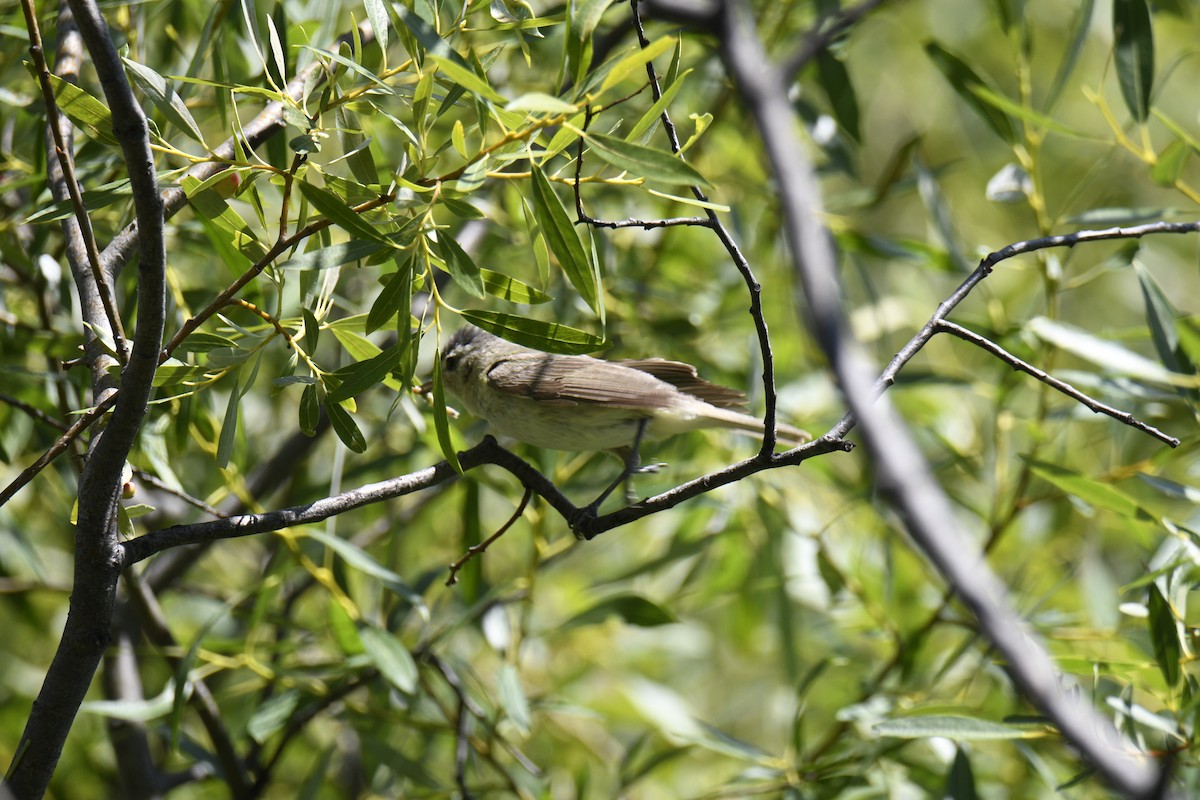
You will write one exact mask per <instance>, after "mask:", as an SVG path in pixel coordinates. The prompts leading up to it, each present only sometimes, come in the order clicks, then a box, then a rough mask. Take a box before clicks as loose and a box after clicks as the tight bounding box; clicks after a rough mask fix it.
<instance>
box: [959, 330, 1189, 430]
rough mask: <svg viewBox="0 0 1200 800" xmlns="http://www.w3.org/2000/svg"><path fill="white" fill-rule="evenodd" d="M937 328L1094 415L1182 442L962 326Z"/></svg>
mask: <svg viewBox="0 0 1200 800" xmlns="http://www.w3.org/2000/svg"><path fill="white" fill-rule="evenodd" d="M936 327H937V330H938V331H942V332H945V333H949V334H951V335H953V336H957V337H958V338H959V339H962V340H963V341H964V342H970V343H971V344H973V345H975V346H976V347H979V348H981V349H983V350H987V351H988V352H989V353H991V354H992V355H994V356H995V357H996V358H998V359H1000V360H1001V361H1003V362H1004V363H1006V364H1008V365H1009V366H1010V367H1012V368H1013V369H1016V370H1020V371H1021V372H1025V373H1027V374H1029V375H1032V376H1033V377H1035V378H1037V379H1038V380H1039V381H1041V382H1042V383H1044V384H1046V385H1047V386H1049V387H1051V388H1052V389H1057V390H1058V391H1060V392H1062V393H1063V394H1065V395H1066V396H1067V397H1070V398H1072V399H1074V400H1076V401H1078V402H1079V403H1080V404H1082V405H1084V406H1087V407H1088V408H1090V409H1091V410H1092V411H1095V412H1096V413H1097V414H1107V415H1108V416H1110V417H1112V418H1113V419H1115V420H1118V421H1119V422H1123V423H1125V424H1126V425H1128V426H1130V427H1131V428H1137V429H1138V430H1139V431H1142V432H1143V433H1147V434H1149V435H1151V436H1153V437H1154V438H1156V439H1158V440H1159V441H1162V442H1165V443H1167V444H1169V445H1170V446H1171V447H1178V446H1179V440H1178V439H1176V438H1175V437H1174V436H1170V435H1168V434H1166V433H1163V432H1162V431H1160V430H1159V429H1158V428H1155V427H1154V426H1153V425H1147V424H1146V423H1144V422H1142V421H1141V420H1139V419H1138V418H1137V417H1135V416H1133V415H1132V414H1130V413H1129V412H1127V411H1121V410H1120V409H1116V408H1113V407H1112V406H1109V405H1105V404H1104V403H1101V402H1100V401H1099V400H1094V399H1092V398H1091V397H1089V396H1087V395H1086V394H1084V393H1083V392H1081V391H1079V390H1078V389H1076V388H1075V387H1074V386H1072V385H1070V384H1069V383H1065V382H1063V381H1060V380H1059V379H1058V378H1055V377H1052V376H1051V375H1049V374H1048V373H1046V371H1045V370H1041V369H1038V368H1037V367H1035V366H1033V365H1032V364H1028V363H1026V362H1024V361H1022V360H1021V359H1019V358H1017V357H1016V356H1014V355H1013V354H1012V353H1010V352H1008V351H1007V350H1005V349H1004V348H1003V347H1001V346H1000V345H998V344H996V343H995V342H993V341H992V340H990V339H987V338H985V337H983V336H980V335H979V334H977V333H975V332H973V331H969V330H967V329H966V328H964V327H962V326H961V325H955V324H954V323H953V322H947V321H946V320H944V319H943V320H938V321H937V323H936Z"/></svg>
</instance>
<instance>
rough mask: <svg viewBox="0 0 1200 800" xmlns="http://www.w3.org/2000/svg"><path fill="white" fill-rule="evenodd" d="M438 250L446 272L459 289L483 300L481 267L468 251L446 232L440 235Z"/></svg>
mask: <svg viewBox="0 0 1200 800" xmlns="http://www.w3.org/2000/svg"><path fill="white" fill-rule="evenodd" d="M437 249H438V253H439V254H440V255H441V257H442V260H443V261H444V262H445V263H446V271H447V272H449V273H450V277H451V278H453V279H454V282H455V283H456V284H458V286H459V288H461V289H463V290H464V291H465V292H466V293H467V294H469V295H471V296H472V297H478V298H482V297H483V277H482V276H481V275H480V274H479V267H477V266H476V265H475V262H474V261H472V260H471V257H470V256H469V255H467V251H466V250H463V249H462V246H461V245H459V243H458V242H456V241H455V240H454V237H453V236H451V235H450V234H449V233H447V232H446V231H442V232H441V233H440V234H438V239H437Z"/></svg>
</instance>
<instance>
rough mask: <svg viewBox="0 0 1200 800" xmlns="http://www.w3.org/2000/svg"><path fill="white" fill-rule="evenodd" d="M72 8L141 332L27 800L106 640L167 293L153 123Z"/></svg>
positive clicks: (35, 721)
mask: <svg viewBox="0 0 1200 800" xmlns="http://www.w3.org/2000/svg"><path fill="white" fill-rule="evenodd" d="M71 10H72V12H73V13H74V16H75V20H76V23H77V24H78V25H79V30H80V33H81V34H82V35H83V39H84V42H85V44H86V45H87V48H88V52H89V53H90V54H91V57H92V60H93V62H94V63H95V67H96V72H97V75H98V76H99V78H100V83H101V85H102V87H103V88H104V93H105V97H106V98H107V100H108V104H109V108H110V109H111V110H112V117H113V133H114V134H115V135H116V137H117V139H118V141H119V142H120V144H121V150H122V154H123V156H124V159H125V164H126V167H127V169H128V172H129V180H130V186H131V189H132V192H133V202H134V209H135V215H136V219H137V225H138V229H139V232H140V233H139V248H138V326H137V332H136V333H135V335H134V339H133V348H132V350H131V352H130V357H129V363H128V364H127V365H126V367H125V369H124V371H123V373H122V375H121V388H120V398H119V400H118V402H117V404H116V407H115V408H114V409H113V413H112V417H111V419H110V421H109V424H108V427H107V429H106V430H105V432H104V434H103V435H102V436H100V438H99V441H98V442H97V443H96V445H95V447H93V448H92V452H91V455H90V456H89V458H88V461H87V464H86V465H85V467H84V470H83V474H82V475H81V477H80V485H79V500H78V509H79V510H78V517H77V524H76V528H75V556H74V557H75V581H74V587H73V590H72V594H71V607H70V611H69V613H68V615H67V622H66V626H65V628H64V631H63V636H62V640H61V642H60V643H59V647H58V650H57V652H56V653H55V655H54V660H53V661H52V663H51V665H50V669H49V671H48V672H47V675H46V680H45V682H44V683H43V684H42V689H41V691H40V692H39V693H38V698H37V702H35V703H34V706H33V710H32V711H31V713H30V715H29V720H28V722H27V724H26V727H25V732H24V734H23V735H22V737H21V744H20V745H19V746H18V748H17V751H18V752H19V753H21V755H20V756H19V757H18V760H17V761H16V762H15V763H14V765H13V767H12V770H11V771H10V774H9V781H10V784H11V787H12V789H13V791H14V792H15V793H16V794H17V795H18V796H20V797H22V798H38V797H41V796H42V795H43V794H44V793H45V791H46V788H47V787H48V786H49V783H50V778H51V776H52V775H53V773H54V768H55V766H56V765H57V763H58V759H59V756H60V755H61V753H62V748H63V744H64V743H65V741H66V738H67V733H68V732H69V731H70V729H71V725H72V723H73V722H74V719H75V715H76V714H77V713H78V711H79V704H80V703H81V702H82V701H83V697H84V694H85V693H86V692H87V689H88V686H89V685H90V684H91V681H92V677H93V676H94V675H95V672H96V668H97V666H98V665H99V663H100V658H101V656H102V655H103V654H104V650H105V647H106V646H107V644H108V641H109V637H110V633H109V627H110V625H111V622H112V614H113V605H114V601H115V592H116V585H117V579H118V578H119V576H120V573H121V568H122V564H121V556H122V553H121V551H120V549H119V548H118V545H117V529H116V509H117V500H118V496H119V493H120V490H121V472H122V468H123V466H124V464H125V458H126V456H127V455H128V453H129V448H130V446H131V445H132V444H133V440H134V437H135V436H136V435H137V432H138V429H139V428H140V426H141V422H142V418H143V416H144V415H145V412H146V406H147V402H148V401H149V397H150V390H151V381H152V379H153V377H154V372H155V369H156V368H157V366H158V353H159V348H160V347H161V344H162V331H163V313H164V309H165V297H166V293H165V288H166V283H165V279H164V274H165V269H164V263H165V258H166V254H165V250H164V247H163V215H162V200H161V198H160V197H159V194H158V181H157V179H156V177H155V170H154V158H153V155H152V154H151V151H150V140H149V128H148V127H147V124H146V118H145V116H144V115H143V114H142V110H141V108H140V106H138V104H137V101H136V100H135V99H134V96H133V91H132V89H131V88H130V86H129V83H128V81H127V80H126V78H125V71H124V67H123V65H122V63H121V60H120V57H119V56H118V55H117V51H116V48H115V47H114V46H113V43H112V40H111V39H110V38H109V36H108V31H107V29H106V27H105V24H104V20H103V18H102V17H101V16H100V12H99V10H98V9H97V8H96V5H95V3H94V2H92V1H91V0H72V2H71Z"/></svg>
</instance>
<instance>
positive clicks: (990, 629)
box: [718, 0, 1165, 798]
mask: <svg viewBox="0 0 1200 800" xmlns="http://www.w3.org/2000/svg"><path fill="white" fill-rule="evenodd" d="M721 22H722V24H721V25H719V26H718V29H719V31H720V34H719V36H720V41H721V47H722V55H723V58H724V60H725V62H726V65H727V66H728V69H729V72H730V74H731V76H732V78H733V80H734V82H735V83H736V84H737V86H738V88H739V89H740V91H741V95H742V98H743V100H744V102H745V104H746V106H747V108H748V110H749V112H750V114H751V116H752V117H753V119H754V122H755V125H756V127H757V128H758V131H759V135H760V136H761V137H762V141H763V145H764V148H765V150H766V153H767V157H768V160H769V162H770V165H771V168H772V171H773V172H774V174H775V175H776V177H777V179H778V180H777V184H776V185H777V186H778V187H779V194H780V204H781V206H782V208H783V213H784V226H783V229H784V234H785V236H786V238H787V241H788V245H789V247H790V249H791V251H792V256H793V259H794V267H795V272H796V274H797V277H798V278H799V282H800V284H801V285H802V286H803V289H804V295H805V297H806V298H807V301H808V306H809V311H810V313H809V319H810V322H811V326H812V329H813V331H814V333H815V336H816V339H817V342H818V344H819V345H820V346H821V349H822V350H823V351H824V352H825V354H826V355H827V357H828V358H829V363H830V366H831V367H832V369H833V371H834V374H835V376H836V378H837V382H838V385H839V387H840V388H841V390H842V394H843V396H844V397H845V399H846V403H847V405H848V406H849V407H850V410H851V414H852V415H853V416H854V417H855V418H856V419H857V420H858V422H859V425H860V426H861V428H862V435H863V439H864V443H865V446H866V449H867V453H868V455H869V457H870V460H871V464H872V466H873V468H874V470H875V477H876V481H877V483H878V485H879V487H880V489H881V490H882V491H883V493H884V495H885V496H886V497H887V498H888V499H889V501H890V502H891V503H892V504H893V505H894V506H895V508H896V510H897V511H898V512H899V513H900V515H901V517H902V518H903V519H904V522H905V526H906V527H907V529H908V531H909V533H910V534H911V536H912V537H913V539H914V540H915V541H916V542H917V544H918V545H919V546H920V547H921V549H922V550H923V551H924V552H925V554H926V555H927V556H928V557H929V559H930V560H931V561H933V563H934V564H935V565H936V566H937V567H938V569H939V571H940V572H941V573H942V575H943V576H945V578H946V580H947V581H948V582H949V583H950V585H951V586H953V587H954V589H955V591H956V592H957V593H958V595H959V597H960V598H961V599H962V601H963V603H964V604H965V605H966V606H967V607H968V608H970V609H971V611H972V612H973V613H974V614H975V616H976V617H977V618H978V619H979V622H980V626H981V629H982V630H983V631H984V633H985V635H986V636H987V637H988V638H989V640H990V641H991V642H992V643H993V644H994V645H995V646H996V649H997V650H999V651H1000V653H1001V654H1002V655H1003V656H1004V657H1005V660H1006V662H1007V670H1008V673H1009V675H1010V676H1011V677H1012V679H1013V681H1014V682H1015V683H1016V684H1017V686H1018V687H1019V688H1020V690H1021V692H1022V694H1023V695H1024V696H1025V697H1026V698H1028V699H1029V700H1030V702H1032V703H1033V704H1034V705H1036V706H1037V707H1038V708H1040V709H1042V711H1044V712H1045V713H1046V714H1047V716H1049V717H1050V718H1051V719H1052V720H1053V721H1054V723H1055V725H1056V726H1057V727H1058V729H1059V730H1060V731H1061V732H1062V734H1063V736H1064V737H1065V738H1066V739H1067V741H1068V742H1070V743H1071V744H1072V745H1073V746H1074V747H1075V748H1076V749H1077V750H1078V751H1079V752H1080V754H1081V755H1082V756H1083V758H1084V759H1085V760H1086V761H1087V762H1088V763H1090V764H1091V765H1092V767H1094V768H1095V769H1096V771H1097V772H1099V773H1100V774H1101V775H1103V776H1104V778H1105V779H1106V780H1107V781H1108V782H1109V783H1110V784H1111V785H1112V786H1113V787H1114V788H1115V789H1117V790H1118V791H1119V792H1121V793H1122V794H1124V795H1125V796H1127V797H1131V798H1152V797H1159V796H1161V792H1162V783H1163V781H1164V779H1165V773H1160V772H1159V771H1158V770H1156V769H1155V768H1154V767H1153V765H1151V764H1150V763H1148V762H1147V761H1146V760H1145V759H1143V758H1141V757H1139V756H1138V755H1136V754H1135V751H1134V748H1133V746H1132V745H1131V743H1129V742H1127V741H1125V740H1124V739H1123V737H1121V736H1120V734H1119V733H1118V732H1117V731H1116V729H1115V728H1114V727H1113V726H1112V724H1111V723H1110V722H1109V721H1108V719H1107V718H1105V717H1103V716H1101V715H1100V714H1099V713H1098V712H1097V711H1096V709H1095V708H1094V707H1092V705H1091V704H1090V703H1088V702H1086V700H1085V699H1084V698H1086V697H1087V695H1086V694H1085V693H1083V692H1079V691H1076V690H1075V689H1074V688H1073V687H1071V686H1070V685H1069V681H1066V680H1065V679H1064V677H1063V676H1062V675H1061V674H1060V673H1058V671H1057V670H1056V669H1055V667H1054V664H1053V662H1052V661H1051V660H1050V657H1049V655H1048V654H1047V653H1046V651H1045V649H1044V648H1043V647H1042V645H1041V644H1040V642H1039V641H1038V639H1037V637H1036V635H1035V634H1034V633H1033V631H1032V629H1031V628H1030V627H1029V626H1028V625H1027V624H1026V623H1025V621H1024V620H1023V619H1021V618H1020V617H1019V616H1018V615H1017V614H1016V612H1015V611H1014V610H1013V608H1012V606H1011V604H1010V603H1009V602H1008V599H1007V596H1006V591H1005V587H1004V586H1003V584H1002V583H1001V582H1000V580H999V579H998V578H997V577H996V575H995V574H994V573H993V572H992V571H991V569H990V567H989V566H988V565H987V562H986V561H985V560H984V558H983V555H982V554H981V553H980V552H978V551H977V550H975V549H973V548H970V547H968V546H966V543H965V542H963V541H962V537H961V533H960V532H959V531H958V530H957V529H956V526H955V525H954V523H953V520H954V512H953V509H952V508H951V506H950V502H949V500H948V498H947V497H946V496H945V494H944V493H943V492H942V490H941V487H939V486H938V485H937V483H936V481H935V480H934V478H933V475H932V473H931V471H930V469H929V466H928V464H927V463H925V460H924V458H923V456H922V455H921V453H920V451H919V450H918V449H917V447H916V444H915V443H914V442H913V440H912V437H911V436H910V435H909V433H908V430H907V428H906V427H905V425H904V423H903V422H902V421H901V420H900V418H899V416H898V415H897V414H896V413H895V411H894V410H893V409H892V407H891V404H890V403H889V402H888V401H887V398H886V396H880V397H878V399H877V394H876V391H875V389H874V386H873V380H872V368H871V366H870V364H869V362H868V360H867V359H866V357H865V356H864V355H863V353H862V352H861V350H860V348H859V347H858V345H857V343H856V342H855V341H854V340H853V338H852V336H851V334H850V332H849V329H848V326H847V324H846V320H845V318H844V315H843V312H842V304H841V292H840V287H839V285H838V280H837V261H836V257H835V254H834V251H833V247H832V244H831V242H830V239H829V236H828V233H827V232H826V231H825V230H824V229H823V228H822V226H821V224H820V222H819V219H820V217H819V212H820V209H821V197H820V191H819V188H818V184H817V181H816V176H815V174H814V173H813V170H812V167H811V165H810V164H809V162H808V159H807V158H806V157H805V155H804V154H805V152H806V150H805V146H804V143H803V142H802V141H800V139H799V137H798V136H797V135H796V120H795V116H794V114H793V112H792V108H791V105H790V104H789V103H788V100H787V87H786V84H785V81H784V78H783V73H782V72H781V71H780V70H779V68H778V67H777V66H776V65H774V64H772V63H770V62H769V61H768V60H767V58H766V56H765V55H764V49H763V45H762V41H761V40H760V38H759V36H758V34H757V32H756V30H755V28H754V21H753V18H752V17H751V15H750V13H749V11H748V9H747V7H746V4H745V3H743V2H739V1H738V0H724V2H723V4H722V21H721Z"/></svg>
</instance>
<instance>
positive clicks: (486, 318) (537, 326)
mask: <svg viewBox="0 0 1200 800" xmlns="http://www.w3.org/2000/svg"><path fill="white" fill-rule="evenodd" d="M462 316H463V319H465V320H467V321H468V322H470V323H471V324H472V325H477V326H479V327H480V328H483V329H484V330H485V331H489V332H491V333H494V334H496V335H497V336H500V337H503V338H505V339H507V340H509V341H510V342H516V343H517V344H523V345H525V346H526V347H532V348H534V349H536V350H541V351H543V352H545V353H562V354H564V355H583V354H585V353H594V352H596V351H597V350H603V349H604V348H606V347H608V346H609V345H608V342H606V341H605V340H604V339H602V338H600V337H598V336H593V335H591V334H590V333H585V332H584V331H581V330H579V329H578V328H571V327H569V326H567V325H562V324H559V323H557V322H542V321H541V320H536V319H530V318H529V317H522V316H519V315H517V314H504V313H501V312H498V311H483V310H478V309H463V312H462Z"/></svg>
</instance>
